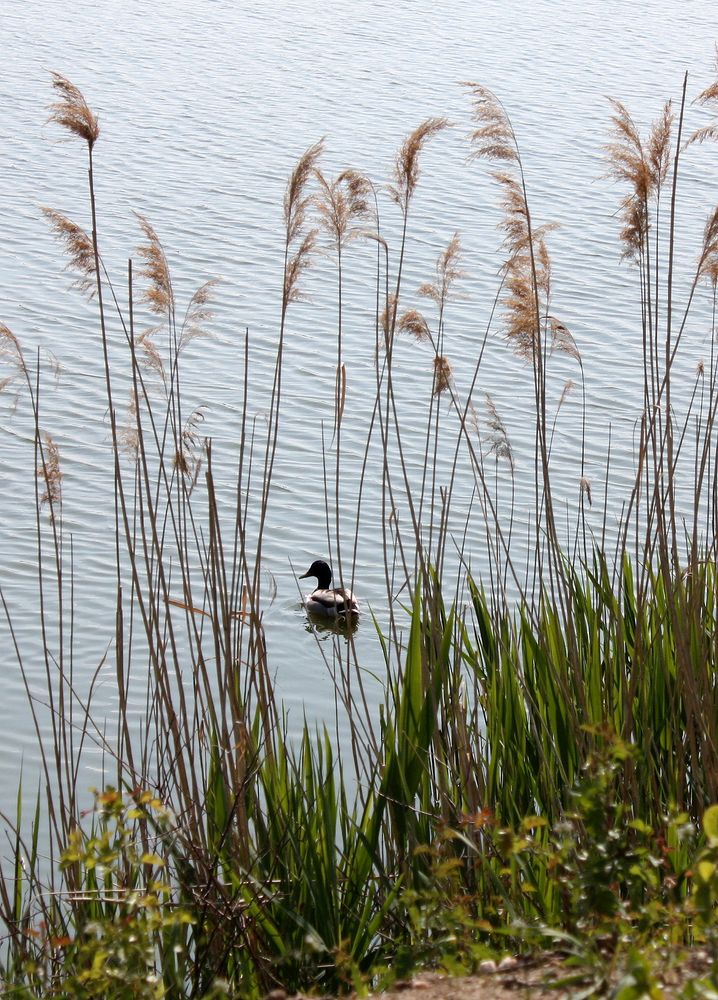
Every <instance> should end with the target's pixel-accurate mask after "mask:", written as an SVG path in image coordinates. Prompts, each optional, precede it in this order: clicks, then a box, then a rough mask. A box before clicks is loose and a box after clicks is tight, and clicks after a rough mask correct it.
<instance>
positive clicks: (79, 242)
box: [41, 208, 97, 298]
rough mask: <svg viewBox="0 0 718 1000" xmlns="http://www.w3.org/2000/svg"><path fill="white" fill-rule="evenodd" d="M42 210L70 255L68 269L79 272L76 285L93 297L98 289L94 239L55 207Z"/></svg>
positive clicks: (74, 283)
mask: <svg viewBox="0 0 718 1000" xmlns="http://www.w3.org/2000/svg"><path fill="white" fill-rule="evenodd" d="M41 211H42V214H43V215H44V216H45V218H46V219H47V221H48V222H49V223H50V229H51V230H52V232H53V234H54V236H55V237H57V239H58V240H59V241H60V243H62V245H63V247H64V249H65V252H66V254H67V257H68V260H67V265H66V268H67V270H72V271H75V272H76V273H77V277H76V278H75V280H74V281H73V285H74V287H75V288H79V289H80V291H81V292H84V293H85V294H86V295H87V296H88V298H92V296H93V295H94V294H95V292H96V291H97V271H96V269H95V250H94V247H93V245H92V239H91V238H90V237H89V236H88V234H87V233H86V232H85V230H84V229H82V227H81V226H78V225H77V224H76V223H75V222H73V221H72V219H68V218H67V216H65V215H62V214H61V213H60V212H56V211H55V209H54V208H42V209H41Z"/></svg>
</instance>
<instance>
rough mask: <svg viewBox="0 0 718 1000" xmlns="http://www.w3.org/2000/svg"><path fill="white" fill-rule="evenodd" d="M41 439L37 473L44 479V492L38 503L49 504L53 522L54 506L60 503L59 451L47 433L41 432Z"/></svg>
mask: <svg viewBox="0 0 718 1000" xmlns="http://www.w3.org/2000/svg"><path fill="white" fill-rule="evenodd" d="M42 440H43V444H42V446H41V451H40V454H41V456H42V465H40V466H38V469H37V475H38V477H39V478H40V479H42V480H43V481H44V484H45V492H44V493H43V494H42V497H41V498H40V503H41V504H46V503H47V504H49V505H50V520H51V521H53V522H54V520H55V514H56V507H59V506H60V504H61V503H62V471H61V469H60V451H59V449H58V447H57V445H56V444H55V442H54V441H53V439H52V438H51V437H50V435H49V434H48V433H46V432H43V435H42Z"/></svg>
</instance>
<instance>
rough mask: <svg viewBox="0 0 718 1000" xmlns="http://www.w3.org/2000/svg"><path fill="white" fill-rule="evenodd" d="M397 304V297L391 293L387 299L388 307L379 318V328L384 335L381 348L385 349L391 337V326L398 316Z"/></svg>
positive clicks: (386, 306)
mask: <svg viewBox="0 0 718 1000" xmlns="http://www.w3.org/2000/svg"><path fill="white" fill-rule="evenodd" d="M396 303H397V297H396V295H394V294H393V293H389V295H387V297H386V305H385V306H384V308H383V309H382V311H381V316H380V317H379V326H380V328H381V331H382V333H383V334H384V339H383V341H382V343H380V344H379V347H380V348H382V347H385V346H386V344H387V343H388V341H389V337H390V335H391V324H392V321H393V318H394V316H395V314H396Z"/></svg>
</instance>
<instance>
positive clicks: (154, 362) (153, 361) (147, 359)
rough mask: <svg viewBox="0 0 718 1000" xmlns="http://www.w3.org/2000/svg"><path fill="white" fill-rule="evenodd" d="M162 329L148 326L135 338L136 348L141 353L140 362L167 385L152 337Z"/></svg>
mask: <svg viewBox="0 0 718 1000" xmlns="http://www.w3.org/2000/svg"><path fill="white" fill-rule="evenodd" d="M161 329H162V327H159V326H149V327H147V329H146V330H143V331H142V333H141V334H140V335H139V336H138V337H137V346H138V347H139V349H140V351H141V352H142V360H143V362H144V365H145V367H146V368H147V370H148V371H151V372H155V374H157V375H159V377H160V378H161V379H162V382H163V383H164V384H165V385H166V384H167V376H166V373H165V366H164V362H163V361H162V356H161V354H160V352H159V351H158V349H157V345H156V344H155V342H154V339H153V338H154V336H155V334H156V333H159V331H160V330H161Z"/></svg>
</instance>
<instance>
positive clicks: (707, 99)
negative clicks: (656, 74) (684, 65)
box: [686, 45, 718, 145]
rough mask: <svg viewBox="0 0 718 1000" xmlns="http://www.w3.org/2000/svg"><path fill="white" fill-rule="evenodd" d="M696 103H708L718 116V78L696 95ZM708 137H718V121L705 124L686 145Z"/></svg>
mask: <svg viewBox="0 0 718 1000" xmlns="http://www.w3.org/2000/svg"><path fill="white" fill-rule="evenodd" d="M716 71H717V72H718V45H717V46H716ZM694 104H702V105H708V106H709V107H711V109H712V110H713V112H714V113H715V114H716V116H718V80H714V81H713V83H711V85H710V86H709V87H706V89H705V90H704V91H702V93H700V94H699V95H698V97H696V99H695V101H694ZM707 139H718V121H713V122H711V123H710V125H704V126H703V128H699V129H697V130H696V131H695V132H694V133H693V135H692V136H691V137H690V139H689V140H688V142H687V143H686V145H690V144H691V143H692V142H705V141H706V140H707Z"/></svg>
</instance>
